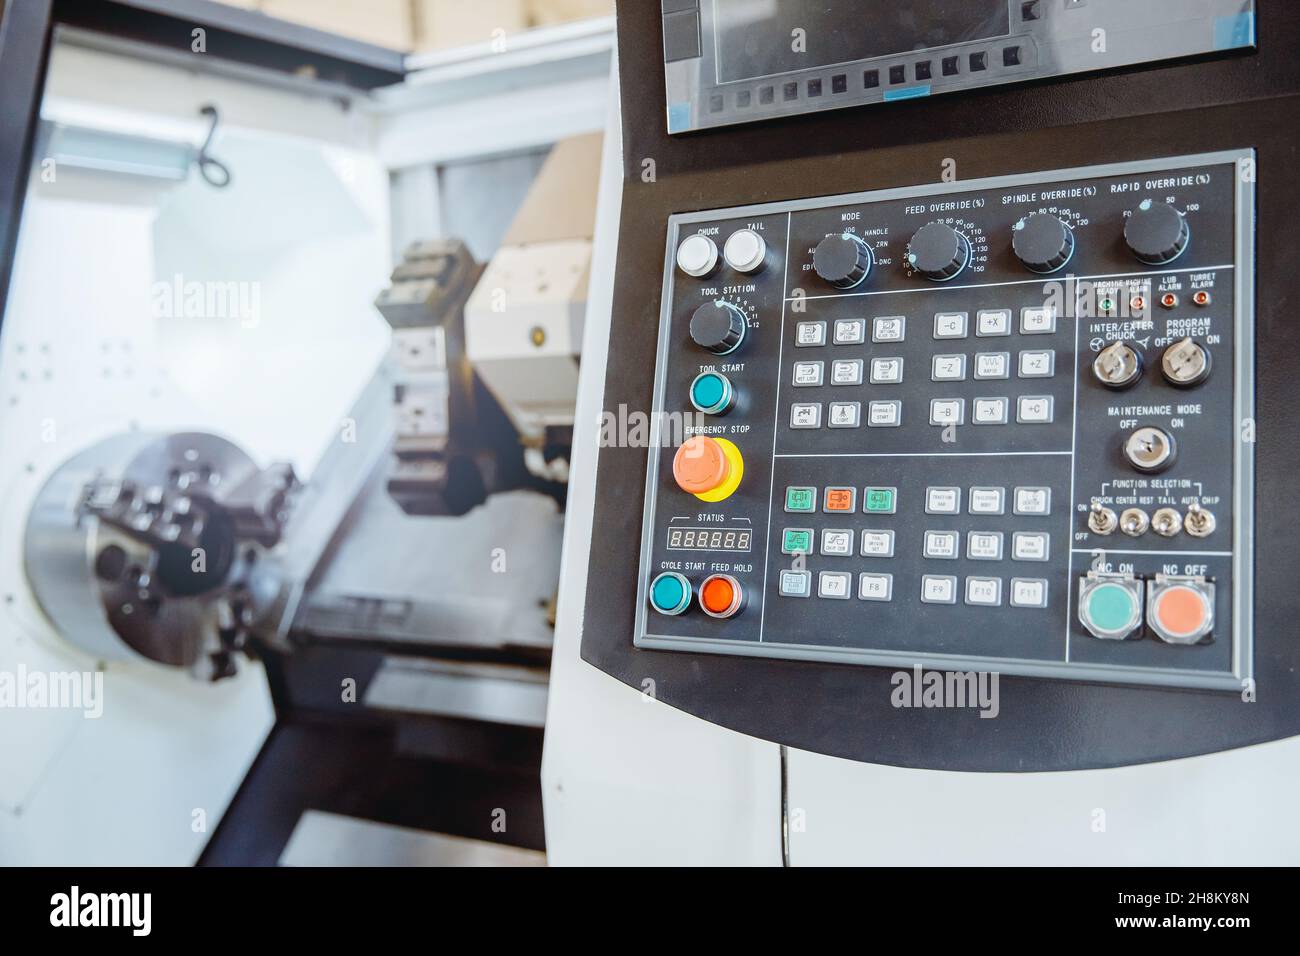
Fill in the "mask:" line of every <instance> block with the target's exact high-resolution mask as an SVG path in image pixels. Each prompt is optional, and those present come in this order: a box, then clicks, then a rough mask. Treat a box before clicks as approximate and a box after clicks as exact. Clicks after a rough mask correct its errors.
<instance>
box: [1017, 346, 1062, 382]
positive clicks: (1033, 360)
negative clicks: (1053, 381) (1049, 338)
mask: <svg viewBox="0 0 1300 956" xmlns="http://www.w3.org/2000/svg"><path fill="white" fill-rule="evenodd" d="M1055 374H1056V351H1055V350H1054V349H1035V350H1033V351H1024V352H1021V353H1020V377H1021V378H1051V377H1052V376H1053V375H1055Z"/></svg>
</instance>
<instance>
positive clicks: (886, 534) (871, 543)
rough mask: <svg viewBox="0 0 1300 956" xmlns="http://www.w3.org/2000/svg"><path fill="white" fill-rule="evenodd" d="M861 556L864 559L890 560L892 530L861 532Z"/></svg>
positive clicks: (892, 554)
mask: <svg viewBox="0 0 1300 956" xmlns="http://www.w3.org/2000/svg"><path fill="white" fill-rule="evenodd" d="M862 556H863V557H864V558H892V557H893V556H894V532H893V531H892V530H882V531H872V530H869V529H868V530H866V531H863V532H862Z"/></svg>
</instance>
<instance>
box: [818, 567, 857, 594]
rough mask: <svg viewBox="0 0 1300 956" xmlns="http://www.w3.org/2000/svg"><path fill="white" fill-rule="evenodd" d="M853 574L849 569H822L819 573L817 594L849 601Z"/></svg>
mask: <svg viewBox="0 0 1300 956" xmlns="http://www.w3.org/2000/svg"><path fill="white" fill-rule="evenodd" d="M852 588H853V575H851V574H849V573H848V572H847V571H822V572H820V573H818V575H817V596H818V597H823V598H833V599H835V600H842V601H847V600H848V599H849V597H850V596H851V594H852Z"/></svg>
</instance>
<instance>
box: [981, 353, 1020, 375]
mask: <svg viewBox="0 0 1300 956" xmlns="http://www.w3.org/2000/svg"><path fill="white" fill-rule="evenodd" d="M975 377H976V378H1010V377H1011V353H1010V352H976V353H975Z"/></svg>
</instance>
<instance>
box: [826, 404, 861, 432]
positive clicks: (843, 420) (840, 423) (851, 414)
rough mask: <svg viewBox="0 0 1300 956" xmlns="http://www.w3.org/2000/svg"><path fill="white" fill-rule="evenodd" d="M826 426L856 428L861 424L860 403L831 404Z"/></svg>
mask: <svg viewBox="0 0 1300 956" xmlns="http://www.w3.org/2000/svg"><path fill="white" fill-rule="evenodd" d="M826 424H827V426H828V427H830V428H857V427H858V426H859V425H860V424H862V403H861V402H831V404H830V410H829V412H828V415H827V419H826Z"/></svg>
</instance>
